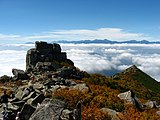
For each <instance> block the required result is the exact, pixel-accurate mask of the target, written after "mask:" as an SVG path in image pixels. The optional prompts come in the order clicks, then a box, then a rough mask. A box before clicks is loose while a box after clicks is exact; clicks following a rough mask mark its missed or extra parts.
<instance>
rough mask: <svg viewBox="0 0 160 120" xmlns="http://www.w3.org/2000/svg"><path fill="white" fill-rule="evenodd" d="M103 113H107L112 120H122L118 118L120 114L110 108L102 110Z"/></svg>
mask: <svg viewBox="0 0 160 120" xmlns="http://www.w3.org/2000/svg"><path fill="white" fill-rule="evenodd" d="M101 111H102V112H104V113H105V112H107V113H108V116H109V117H110V118H111V120H120V118H119V117H118V112H116V111H115V110H112V109H109V108H102V109H101Z"/></svg>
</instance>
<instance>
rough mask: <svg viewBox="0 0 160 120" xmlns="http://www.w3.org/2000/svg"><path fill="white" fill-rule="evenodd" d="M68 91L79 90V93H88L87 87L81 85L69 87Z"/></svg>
mask: <svg viewBox="0 0 160 120" xmlns="http://www.w3.org/2000/svg"><path fill="white" fill-rule="evenodd" d="M69 88H70V89H76V90H79V91H89V88H88V86H87V85H86V84H85V83H83V84H76V85H75V86H71V87H69Z"/></svg>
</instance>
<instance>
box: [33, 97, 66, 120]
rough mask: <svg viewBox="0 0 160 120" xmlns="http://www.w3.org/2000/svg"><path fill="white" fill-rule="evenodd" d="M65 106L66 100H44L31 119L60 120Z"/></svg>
mask: <svg viewBox="0 0 160 120" xmlns="http://www.w3.org/2000/svg"><path fill="white" fill-rule="evenodd" d="M65 106H66V104H65V102H63V101H60V100H57V99H53V100H48V99H47V100H44V102H42V104H41V105H40V106H38V107H37V109H36V111H35V112H34V113H33V114H32V116H31V118H30V120H59V118H60V115H61V112H62V111H63V109H64V108H65Z"/></svg>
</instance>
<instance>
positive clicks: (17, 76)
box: [12, 69, 29, 80]
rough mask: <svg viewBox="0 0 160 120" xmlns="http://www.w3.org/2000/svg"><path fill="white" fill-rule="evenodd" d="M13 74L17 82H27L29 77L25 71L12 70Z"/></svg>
mask: <svg viewBox="0 0 160 120" xmlns="http://www.w3.org/2000/svg"><path fill="white" fill-rule="evenodd" d="M12 73H13V75H14V77H13V78H14V79H15V80H27V79H28V78H29V76H28V75H27V73H25V72H24V71H23V70H19V69H12Z"/></svg>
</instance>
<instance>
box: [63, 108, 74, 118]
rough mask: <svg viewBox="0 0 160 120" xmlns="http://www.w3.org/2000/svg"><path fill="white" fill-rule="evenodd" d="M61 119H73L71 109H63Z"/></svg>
mask: <svg viewBox="0 0 160 120" xmlns="http://www.w3.org/2000/svg"><path fill="white" fill-rule="evenodd" d="M60 118H61V120H73V111H70V110H68V109H65V110H63V111H62V114H61V116H60Z"/></svg>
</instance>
